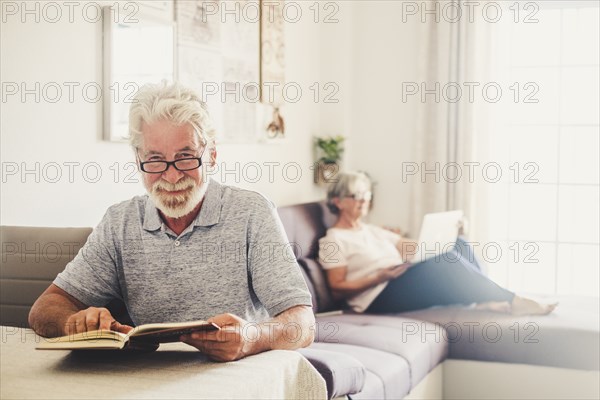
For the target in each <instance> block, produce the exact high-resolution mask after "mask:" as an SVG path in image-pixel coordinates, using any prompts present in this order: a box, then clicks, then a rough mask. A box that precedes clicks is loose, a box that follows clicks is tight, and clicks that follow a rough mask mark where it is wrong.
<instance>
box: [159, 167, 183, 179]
mask: <svg viewBox="0 0 600 400" xmlns="http://www.w3.org/2000/svg"><path fill="white" fill-rule="evenodd" d="M182 176H183V172H181V171H179V170H178V169H177V168H175V166H174V165H169V168H167V170H166V171H165V172H163V173H162V177H163V179H164V180H165V181H167V182H169V183H177V182H178V181H179V180H180V179H181V177H182Z"/></svg>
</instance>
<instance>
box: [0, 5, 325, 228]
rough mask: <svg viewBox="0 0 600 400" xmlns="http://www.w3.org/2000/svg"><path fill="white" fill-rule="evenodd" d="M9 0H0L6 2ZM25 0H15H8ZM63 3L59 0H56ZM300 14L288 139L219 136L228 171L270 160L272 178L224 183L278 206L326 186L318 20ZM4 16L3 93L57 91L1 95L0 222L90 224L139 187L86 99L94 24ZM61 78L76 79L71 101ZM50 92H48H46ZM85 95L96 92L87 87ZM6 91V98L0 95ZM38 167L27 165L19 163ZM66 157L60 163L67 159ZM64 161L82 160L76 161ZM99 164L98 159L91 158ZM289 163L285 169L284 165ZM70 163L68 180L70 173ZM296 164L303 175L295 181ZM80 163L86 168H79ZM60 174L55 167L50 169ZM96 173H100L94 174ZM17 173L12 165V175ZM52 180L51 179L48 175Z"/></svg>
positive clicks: (97, 72) (94, 77)
mask: <svg viewBox="0 0 600 400" xmlns="http://www.w3.org/2000/svg"><path fill="white" fill-rule="evenodd" d="M3 3H6V2H3ZM13 3H16V4H19V5H20V4H23V3H20V2H13ZM59 4H62V3H59ZM304 6H305V10H304V13H303V14H304V15H306V17H305V18H302V19H301V20H300V21H299V22H298V23H296V24H288V25H287V26H286V64H287V69H286V79H287V81H289V82H292V81H293V82H298V83H299V84H300V85H301V86H302V87H303V88H304V89H305V93H306V94H305V95H304V96H303V97H302V99H301V101H300V102H298V103H296V104H290V105H287V106H286V107H285V108H284V110H283V113H284V117H285V122H286V127H287V136H288V137H287V138H286V139H285V140H284V141H283V142H281V143H277V144H253V145H232V144H229V145H222V146H220V148H219V149H218V150H219V158H218V162H219V165H220V166H223V165H224V166H226V168H227V169H228V170H235V169H236V164H235V163H236V162H239V163H240V164H239V168H238V171H240V172H242V171H243V167H244V165H245V163H249V162H257V163H258V164H259V165H261V166H262V165H263V163H264V162H274V163H279V164H277V165H276V166H275V167H274V169H273V172H274V174H273V175H272V176H273V180H272V182H269V174H268V172H269V170H268V168H267V167H264V168H263V169H262V170H261V172H262V174H263V175H262V177H261V178H260V179H259V180H258V182H256V183H250V182H247V181H244V179H243V178H244V176H243V174H238V175H237V176H236V174H235V173H232V174H228V175H226V176H224V177H222V176H220V175H219V174H217V175H216V178H217V179H218V180H220V181H223V182H225V183H228V184H234V185H238V186H242V187H247V188H252V189H254V190H258V191H261V192H263V193H264V194H266V195H267V196H268V197H270V198H271V199H273V200H274V201H275V203H276V204H277V205H285V204H292V203H299V202H307V201H313V200H317V199H321V198H322V196H323V190H322V189H321V188H318V187H317V186H315V185H314V184H313V183H312V170H311V169H310V167H311V165H312V160H313V150H312V140H313V139H312V137H313V136H314V135H319V134H322V129H321V128H320V126H319V125H320V123H321V121H320V119H319V104H318V103H315V102H314V101H313V100H312V99H311V96H309V95H308V94H309V93H308V89H307V88H308V87H309V86H310V85H311V84H312V83H313V82H317V81H319V79H320V58H319V55H320V54H321V53H320V51H319V46H320V43H321V42H322V41H323V38H322V37H321V36H320V32H319V31H320V29H321V27H322V26H321V24H316V23H314V21H313V19H312V18H311V17H309V15H310V14H309V11H308V10H306V7H308V6H310V4H308V3H306V4H304ZM3 7H4V5H3ZM25 17H26V22H25V23H23V22H22V21H21V15H20V14H19V15H16V16H9V15H4V14H3V18H4V19H5V20H6V21H2V26H1V49H2V54H1V59H2V60H1V69H2V82H3V85H5V86H4V87H3V94H6V93H4V88H6V87H8V86H6V85H7V84H11V83H12V82H14V83H16V84H18V85H20V84H21V82H24V83H25V84H26V87H27V88H34V87H35V84H36V82H39V83H40V87H44V85H46V84H48V83H51V82H56V83H57V84H58V86H60V87H61V88H62V89H63V94H62V97H61V98H60V100H59V101H57V102H56V103H51V102H49V101H47V100H45V99H44V96H41V97H42V98H41V99H40V101H39V102H36V99H35V98H34V96H33V95H28V96H26V98H25V101H21V97H20V95H19V94H18V95H14V96H8V97H7V99H6V101H2V103H1V106H2V110H1V121H0V131H1V161H2V193H1V214H0V220H1V221H0V223H2V224H3V225H37V226H94V225H95V224H97V222H98V221H99V220H100V218H101V217H102V215H103V213H104V211H105V210H106V208H107V207H108V206H109V205H111V204H113V203H116V202H119V201H122V200H125V199H128V198H130V197H132V196H134V195H137V194H141V193H143V192H144V189H143V187H142V185H141V183H138V182H137V181H138V179H137V176H136V175H133V176H132V177H131V178H132V179H130V180H131V181H132V182H131V183H130V182H128V180H127V179H125V177H126V176H128V174H130V172H131V171H133V166H132V165H128V164H127V163H129V162H131V161H132V154H131V151H130V149H129V148H128V146H127V145H126V144H123V143H109V142H105V141H102V140H101V139H100V138H101V129H102V126H101V121H102V118H101V117H102V114H101V112H102V104H101V101H98V102H95V103H94V102H89V101H86V100H85V99H84V98H83V95H82V90H81V88H82V86H83V85H85V84H86V83H88V82H92V83H94V82H101V81H102V80H101V77H102V55H101V47H102V41H101V40H102V39H101V23H100V22H98V23H90V22H86V21H85V20H84V19H83V18H82V17H81V14H80V13H78V12H77V11H76V12H75V13H74V18H73V22H69V20H68V18H66V16H63V18H62V19H60V20H59V22H57V23H50V22H47V21H46V20H44V18H41V19H40V21H39V22H36V21H35V20H34V16H32V15H26V16H25ZM64 82H77V83H79V84H80V86H78V87H76V88H75V90H74V101H70V99H69V96H68V86H66V85H65V84H64ZM48 95H49V96H47V97H54V96H55V94H54V92H49V93H48ZM89 95H90V96H93V91H92V90H90V93H89ZM3 100H4V99H3ZM36 163H39V164H38V168H37V172H33V173H25V172H24V170H25V169H29V170H34V171H35V168H36ZM65 163H67V164H65ZM69 163H79V164H78V165H74V164H69ZM91 163H96V164H91ZM290 163H294V164H293V165H292V166H291V167H289V169H287V175H285V174H284V171H286V170H285V169H284V167H285V166H286V165H288V164H290ZM69 165H72V167H71V168H72V171H73V174H72V179H70V177H69V172H70V169H69ZM296 165H299V166H300V168H301V169H300V172H301V174H302V175H301V177H300V179H299V180H297V181H296V177H295V175H296V174H295V172H296V171H297V169H296V168H295V166H296ZM84 167H86V168H87V169H86V170H85V172H86V173H84ZM57 172H58V173H60V174H61V175H59V176H57V175H56V174H57ZM96 172H100V176H99V178H98V179H97V181H96ZM13 173H14V174H13ZM51 181H56V182H55V183H52V182H51Z"/></svg>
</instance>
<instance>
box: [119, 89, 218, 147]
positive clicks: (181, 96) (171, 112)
mask: <svg viewBox="0 0 600 400" xmlns="http://www.w3.org/2000/svg"><path fill="white" fill-rule="evenodd" d="M160 120H168V121H171V122H173V123H174V124H176V125H183V124H191V125H192V126H193V127H194V130H195V131H196V132H197V133H198V135H199V136H200V140H201V142H202V143H203V144H204V145H206V146H207V147H210V146H212V145H214V136H215V135H214V129H212V124H211V121H210V117H209V115H208V111H207V108H206V103H204V102H203V101H202V100H201V99H200V96H198V95H197V94H196V93H195V92H194V91H193V90H191V89H189V88H186V87H184V86H183V85H181V84H179V83H172V84H168V83H167V82H166V81H162V82H161V83H159V84H146V85H144V86H142V87H141V88H140V89H139V90H138V92H137V94H136V95H135V98H134V100H133V103H132V104H131V107H130V108H129V143H130V144H131V146H132V147H133V148H134V149H138V148H140V146H141V145H142V142H143V137H142V131H141V129H142V124H143V123H146V124H151V123H153V122H156V121H160Z"/></svg>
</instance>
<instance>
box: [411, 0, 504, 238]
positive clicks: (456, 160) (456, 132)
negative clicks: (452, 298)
mask: <svg viewBox="0 0 600 400" xmlns="http://www.w3.org/2000/svg"><path fill="white" fill-rule="evenodd" d="M436 3H437V4H438V6H439V7H444V6H445V4H446V2H439V3H438V2H436ZM447 3H452V7H449V8H448V9H450V10H452V9H458V8H460V9H462V10H463V11H464V10H466V7H465V6H464V5H463V4H462V3H463V2H462V1H458V0H452V1H448V2H447ZM483 5H484V2H481V6H482V7H483ZM453 21H455V22H453ZM492 25H493V24H490V23H487V22H486V21H485V20H483V19H482V18H474V19H473V21H472V22H470V21H469V18H467V15H466V14H465V13H464V12H463V14H462V16H461V17H460V18H453V17H452V16H448V18H441V19H440V21H439V22H436V21H435V20H434V19H433V18H427V19H426V21H425V22H424V23H422V24H421V33H420V35H419V41H420V42H421V46H420V47H421V54H420V57H419V62H420V71H421V74H422V75H421V77H420V79H419V84H421V82H423V84H421V85H422V87H421V88H420V93H423V89H426V90H432V89H435V90H436V91H437V92H438V93H439V98H438V99H436V97H435V96H434V94H427V95H425V98H424V99H422V101H420V103H419V107H418V108H419V111H418V116H417V118H418V125H417V135H416V137H417V140H416V143H415V158H414V160H415V161H416V162H417V163H419V164H420V165H419V166H418V168H419V174H418V175H417V176H416V177H413V178H414V179H412V185H411V188H412V190H411V210H412V216H411V226H410V229H411V231H412V232H418V231H419V227H420V225H421V222H422V218H423V215H424V214H426V213H429V212H439V211H445V210H452V209H462V210H463V211H464V212H465V214H466V215H467V218H469V219H470V220H471V221H470V222H471V224H470V230H471V232H472V233H473V231H477V230H481V229H482V228H483V227H484V226H485V215H477V218H476V220H475V221H474V220H473V219H474V217H475V215H476V209H477V207H478V204H477V201H479V202H481V201H485V194H484V193H482V192H483V191H485V187H482V186H481V185H479V182H478V179H476V178H477V176H478V175H477V171H478V167H477V166H476V165H473V164H471V163H477V162H480V163H481V160H483V159H485V157H486V154H485V153H486V152H485V149H486V148H487V141H488V137H489V134H490V130H489V128H490V119H489V118H488V115H489V113H488V112H487V108H488V107H489V106H490V104H487V103H486V102H484V101H482V98H481V87H482V85H483V84H485V83H486V82H489V81H490V79H489V76H490V67H491V66H490V63H489V60H490V53H489V52H490V51H491V50H490V48H491V41H492V35H491V29H492ZM423 85H424V87H423ZM436 85H439V87H436ZM470 87H471V88H472V89H473V91H474V95H473V96H472V97H471V96H470V94H469V88H470ZM471 100H473V101H471ZM469 168H471V172H473V171H474V172H476V173H474V174H472V176H473V178H475V179H474V182H470V179H469ZM478 173H479V174H480V173H481V172H480V171H479V172H478ZM458 174H460V177H458ZM475 193H478V196H475ZM476 197H477V201H476Z"/></svg>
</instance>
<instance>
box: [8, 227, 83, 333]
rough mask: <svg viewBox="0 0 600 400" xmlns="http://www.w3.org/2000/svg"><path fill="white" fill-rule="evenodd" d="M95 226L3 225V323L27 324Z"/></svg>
mask: <svg viewBox="0 0 600 400" xmlns="http://www.w3.org/2000/svg"><path fill="white" fill-rule="evenodd" d="M91 232H92V229H91V228H40V227H24V226H18V227H17V226H1V227H0V239H1V241H2V263H1V267H0V324H2V325H8V326H20V327H27V326H28V323H27V316H28V314H29V309H30V308H31V306H32V305H33V303H34V302H35V300H36V299H37V298H38V296H39V295H40V294H41V293H42V292H43V291H44V290H45V289H46V288H47V287H48V286H49V285H50V283H51V282H52V281H53V280H54V277H56V275H57V274H58V273H59V272H61V271H62V270H63V269H64V268H65V266H66V265H67V263H68V262H69V261H71V260H72V259H73V257H75V255H76V254H77V252H78V251H79V249H81V247H82V246H83V244H84V243H85V241H86V240H87V238H88V236H89V235H90V233H91Z"/></svg>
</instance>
